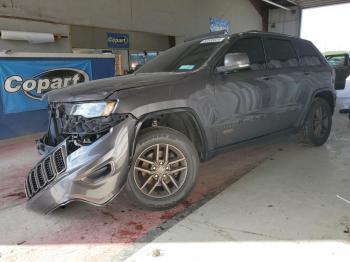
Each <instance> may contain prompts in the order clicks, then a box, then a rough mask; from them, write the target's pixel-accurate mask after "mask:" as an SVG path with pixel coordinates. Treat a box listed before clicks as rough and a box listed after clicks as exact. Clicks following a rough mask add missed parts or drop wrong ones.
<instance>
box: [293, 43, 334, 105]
mask: <svg viewBox="0 0 350 262" xmlns="http://www.w3.org/2000/svg"><path fill="white" fill-rule="evenodd" d="M293 44H294V46H295V48H296V50H297V52H298V55H299V57H300V68H301V69H302V71H303V75H302V77H301V79H300V80H299V88H300V94H299V95H298V96H297V97H296V101H297V103H299V104H300V107H302V108H303V109H304V111H305V110H307V105H308V104H309V102H310V99H311V97H312V94H313V92H314V91H315V90H317V89H320V88H329V87H331V86H332V73H331V70H330V66H329V65H328V64H327V62H326V61H325V59H324V58H323V57H322V55H321V54H320V53H319V52H318V51H317V49H316V48H315V47H314V45H313V44H312V43H311V42H309V41H306V40H301V39H298V40H294V41H293Z"/></svg>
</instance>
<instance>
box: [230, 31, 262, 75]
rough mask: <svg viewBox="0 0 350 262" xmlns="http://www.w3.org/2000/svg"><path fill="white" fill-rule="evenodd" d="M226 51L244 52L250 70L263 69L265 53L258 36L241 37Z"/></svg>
mask: <svg viewBox="0 0 350 262" xmlns="http://www.w3.org/2000/svg"><path fill="white" fill-rule="evenodd" d="M228 53H246V54H247V55H248V57H249V61H250V68H251V69H252V70H261V69H265V66H266V61H265V53H264V48H263V45H262V42H261V39H260V38H259V37H252V38H243V39H240V40H238V41H237V42H235V43H234V44H233V46H232V47H231V48H230V50H229V51H228Z"/></svg>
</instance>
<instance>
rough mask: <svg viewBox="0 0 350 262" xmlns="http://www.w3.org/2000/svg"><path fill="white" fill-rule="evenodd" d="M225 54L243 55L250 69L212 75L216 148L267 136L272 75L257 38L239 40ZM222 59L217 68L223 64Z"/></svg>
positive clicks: (260, 41) (269, 128) (269, 129)
mask: <svg viewBox="0 0 350 262" xmlns="http://www.w3.org/2000/svg"><path fill="white" fill-rule="evenodd" d="M227 53H246V54H247V55H248V57H249V60H250V65H251V66H250V68H249V69H244V70H241V71H232V72H228V73H214V74H213V82H214V83H213V84H214V86H215V108H214V110H215V111H216V113H215V115H216V119H215V127H216V135H217V146H218V147H221V146H226V145H230V144H233V143H237V142H241V141H244V140H248V139H250V138H254V137H257V136H262V135H265V134H267V133H270V132H271V131H273V130H271V126H270V121H271V117H272V115H271V110H270V97H271V89H270V88H269V81H270V79H271V75H270V73H269V71H268V70H267V69H266V61H265V53H264V49H263V45H262V40H261V38H260V37H249V38H242V39H239V40H237V41H236V42H234V43H233V45H232V46H231V47H230V48H229V50H228V51H227ZM223 59H224V56H223V57H222V59H221V60H220V61H219V63H218V66H220V65H223Z"/></svg>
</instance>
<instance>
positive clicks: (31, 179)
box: [30, 170, 39, 192]
mask: <svg viewBox="0 0 350 262" xmlns="http://www.w3.org/2000/svg"><path fill="white" fill-rule="evenodd" d="M30 182H31V183H32V186H33V191H34V192H37V191H38V189H39V187H38V184H37V181H36V178H35V170H33V171H32V172H31V173H30Z"/></svg>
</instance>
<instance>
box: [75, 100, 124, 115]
mask: <svg viewBox="0 0 350 262" xmlns="http://www.w3.org/2000/svg"><path fill="white" fill-rule="evenodd" d="M117 106H118V101H108V102H90V103H79V104H73V106H72V108H71V112H70V113H69V115H71V116H82V117H84V118H95V117H108V116H110V115H111V114H112V113H113V112H114V110H115V109H116V108H117Z"/></svg>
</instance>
